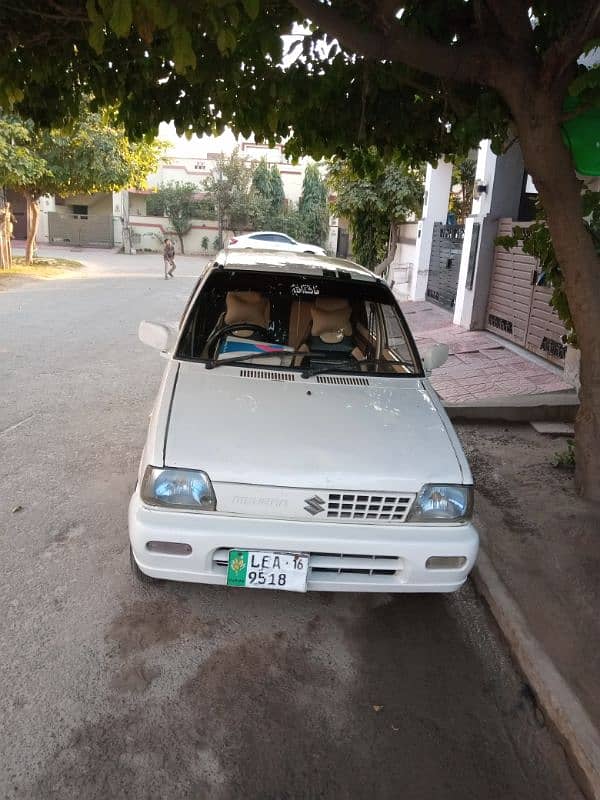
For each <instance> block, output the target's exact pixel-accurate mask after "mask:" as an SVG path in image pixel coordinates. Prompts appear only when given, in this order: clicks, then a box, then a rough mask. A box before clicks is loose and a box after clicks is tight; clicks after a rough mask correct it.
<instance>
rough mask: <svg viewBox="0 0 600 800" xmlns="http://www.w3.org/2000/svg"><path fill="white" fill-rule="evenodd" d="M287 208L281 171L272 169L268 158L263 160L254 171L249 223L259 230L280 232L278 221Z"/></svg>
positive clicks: (249, 202) (249, 200) (251, 185)
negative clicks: (285, 207)
mask: <svg viewBox="0 0 600 800" xmlns="http://www.w3.org/2000/svg"><path fill="white" fill-rule="evenodd" d="M284 206H285V194H284V190H283V182H282V180H281V175H280V174H279V170H278V169H277V167H276V166H275V164H273V165H272V166H271V167H270V168H269V165H268V163H267V159H266V158H264V157H263V158H261V159H260V161H259V162H258V164H257V165H256V166H255V167H254V169H253V170H252V181H251V184H250V194H249V197H248V222H249V223H250V224H251V225H252V226H253V227H254V228H256V229H257V230H280V229H281V228H280V227H277V225H278V219H279V218H280V217H281V215H282V213H283V209H284Z"/></svg>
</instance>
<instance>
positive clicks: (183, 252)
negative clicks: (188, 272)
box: [177, 233, 185, 256]
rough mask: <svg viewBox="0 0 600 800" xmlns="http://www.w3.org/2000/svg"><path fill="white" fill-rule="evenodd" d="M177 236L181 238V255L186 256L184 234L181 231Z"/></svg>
mask: <svg viewBox="0 0 600 800" xmlns="http://www.w3.org/2000/svg"><path fill="white" fill-rule="evenodd" d="M177 238H178V239H179V247H181V255H182V256H184V255H185V250H184V248H183V236H182V235H181V234H180V233H178V234H177Z"/></svg>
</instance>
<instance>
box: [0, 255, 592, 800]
mask: <svg viewBox="0 0 600 800" xmlns="http://www.w3.org/2000/svg"><path fill="white" fill-rule="evenodd" d="M68 255H69V256H70V257H71V258H73V257H75V258H76V257H77V255H75V254H73V253H69V254H68ZM85 257H86V260H87V262H88V263H89V267H88V268H87V269H86V270H85V271H84V272H83V273H82V274H80V275H78V276H77V277H71V278H69V279H65V280H55V281H44V282H36V283H28V284H25V285H21V286H16V287H14V288H12V289H11V290H10V291H4V292H3V291H0V398H1V402H0V537H1V557H0V563H1V582H0V603H1V606H0V607H1V612H2V613H1V615H0V709H1V711H0V720H1V725H0V797H1V798H7V799H8V798H36V799H37V798H39V799H40V800H51V799H52V798H57V800H58V798H60V800H67V799H68V798H77V799H78V800H87V799H88V798H99V799H102V800H105V798H125V797H126V798H129V799H130V800H137V798H144V799H145V798H169V800H177V799H178V798H194V800H205V799H206V800H213V798H214V799H215V800H229V799H230V798H233V799H234V800H236V799H237V798H243V799H244V800H316V799H317V798H327V799H329V798H332V799H333V798H335V800H343V799H344V798H352V799H353V800H354V799H355V798H356V799H360V798H369V800H372V798H376V799H377V800H379V799H380V798H381V799H382V800H386V799H387V798H389V799H390V800H396V798H402V799H403V800H413V798H414V799H415V800H428V798H435V800H450V799H453V798H460V800H468V799H469V798H473V800H505V799H506V800H518V799H519V798H526V799H527V800H535V798H540V800H549V799H550V798H559V800H571V798H579V797H580V794H579V792H578V790H577V788H576V786H575V784H574V782H573V780H572V778H571V776H570V773H569V770H568V766H567V764H566V761H565V758H564V754H563V752H562V750H561V748H560V747H559V746H558V745H557V744H556V742H555V741H554V740H553V738H552V735H551V733H550V732H549V731H548V730H547V729H546V728H545V727H544V723H543V718H542V716H541V715H540V713H539V711H536V709H535V708H534V706H533V704H532V699H531V695H530V692H529V691H528V689H527V687H526V686H525V685H524V684H523V682H522V680H521V678H520V676H519V675H518V674H517V673H516V672H515V669H514V667H513V665H512V663H511V661H510V659H509V658H508V656H507V653H506V650H505V647H504V645H503V643H502V642H501V640H500V638H499V635H498V633H497V630H496V628H495V626H494V624H493V621H492V620H491V619H490V617H489V614H488V613H487V611H486V609H485V608H484V607H483V606H482V604H481V602H480V600H479V599H478V597H477V596H476V595H475V592H474V590H473V589H472V587H470V586H467V587H466V588H465V589H464V590H462V591H461V592H460V593H458V594H456V595H453V596H448V597H443V596H440V597H438V596H402V595H399V596H388V595H383V596H371V595H325V594H309V595H305V596H304V595H302V596H298V595H292V594H285V593H282V594H279V593H275V592H274V593H270V592H252V591H251V590H226V589H224V588H221V587H218V588H215V587H203V586H191V585H176V584H167V585H164V586H160V587H158V588H157V587H151V588H150V589H145V588H143V587H141V586H140V585H138V584H136V583H134V582H133V580H132V578H131V576H130V573H129V565H128V543H127V529H126V509H127V502H128V497H129V495H130V492H131V490H132V488H133V485H134V482H135V472H136V468H137V463H138V460H139V456H140V453H141V449H142V446H143V442H144V436H145V429H146V425H147V420H148V413H149V411H150V407H151V403H152V400H153V397H154V394H155V392H156V389H157V385H158V381H159V379H160V374H161V371H162V367H163V363H164V362H162V360H161V358H160V357H159V356H158V355H157V354H156V352H155V351H152V350H149V349H146V348H144V347H143V346H142V345H141V344H140V343H139V342H138V340H137V338H136V329H137V325H138V322H139V321H140V320H141V319H142V318H146V319H155V320H163V321H173V320H176V319H177V317H178V314H179V313H180V311H181V309H182V307H183V304H184V302H185V299H186V297H187V294H188V292H189V291H190V289H191V287H192V285H193V276H194V275H197V274H198V271H199V261H200V260H196V259H189V260H188V259H186V260H180V265H179V269H178V271H177V273H176V275H177V277H176V278H175V280H173V281H169V282H166V281H164V280H163V279H162V278H161V274H162V261H161V259H160V258H159V257H158V256H153V257H149V256H138V257H127V256H118V255H113V254H108V253H99V252H93V251H88V253H87V254H86V256H85ZM15 509H19V510H15Z"/></svg>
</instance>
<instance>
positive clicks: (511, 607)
mask: <svg viewBox="0 0 600 800" xmlns="http://www.w3.org/2000/svg"><path fill="white" fill-rule="evenodd" d="M472 576H473V580H474V582H475V585H476V587H477V589H478V590H479V592H480V593H481V594H482V595H483V597H484V598H485V600H486V601H487V603H488V605H489V607H490V609H491V611H492V613H493V615H494V617H495V618H496V621H497V623H498V625H499V626H500V629H501V630H502V633H503V634H504V636H505V638H506V640H507V642H508V644H509V647H510V649H511V651H512V653H513V656H514V658H515V659H516V661H517V663H518V665H519V667H520V669H521V671H522V672H523V674H524V675H525V677H526V678H527V680H528V682H529V684H530V686H531V688H532V690H533V692H534V694H535V696H536V698H537V701H538V703H539V705H540V708H541V709H542V710H543V711H544V713H545V714H546V716H547V719H548V720H549V721H550V722H551V723H552V725H553V726H554V728H555V729H556V731H557V733H558V735H559V737H560V739H561V741H562V744H563V746H564V748H565V750H566V753H567V757H568V758H569V761H570V763H571V767H572V768H573V771H574V773H575V775H576V777H577V779H578V781H579V783H580V787H581V789H582V791H583V792H584V794H585V795H586V797H588V798H589V800H600V734H599V732H598V730H597V728H596V727H595V726H594V724H593V723H592V721H591V719H590V718H589V716H588V715H587V713H586V711H585V709H584V708H583V706H582V705H581V702H580V700H579V699H578V698H577V696H576V695H575V693H574V692H573V690H572V689H571V687H570V686H569V685H568V684H567V682H566V681H565V679H564V678H563V677H562V675H561V674H560V673H559V671H558V670H557V669H556V667H555V666H554V664H553V663H552V661H551V660H550V658H549V656H548V654H547V653H546V651H545V650H544V648H543V647H542V645H541V644H540V643H539V642H538V641H537V639H536V638H535V637H534V636H533V635H532V633H531V631H530V630H529V627H528V625H527V622H526V620H525V617H524V616H523V614H522V612H521V611H520V609H519V607H518V606H517V604H516V602H515V600H514V599H513V597H512V596H511V595H510V593H509V592H508V590H507V588H506V586H505V585H504V583H503V582H502V580H501V578H500V577H499V575H498V573H497V572H496V570H495V569H494V566H493V565H492V562H491V561H490V559H489V557H488V556H487V555H486V554H485V553H484V552H482V551H480V553H479V557H478V560H477V564H476V566H475V568H474V570H473V573H472Z"/></svg>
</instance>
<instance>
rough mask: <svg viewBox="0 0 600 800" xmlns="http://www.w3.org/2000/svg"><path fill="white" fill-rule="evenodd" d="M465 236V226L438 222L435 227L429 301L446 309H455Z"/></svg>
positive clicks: (428, 287) (429, 277)
mask: <svg viewBox="0 0 600 800" xmlns="http://www.w3.org/2000/svg"><path fill="white" fill-rule="evenodd" d="M464 236H465V227H464V225H443V224H442V223H441V222H436V223H435V224H434V226H433V241H432V243H431V256H430V258H429V275H428V278H427V299H428V300H433V302H434V303H439V305H441V306H444V308H454V302H455V300H456V289H457V286H458V273H459V271H460V256H461V253H462V246H463V239H464Z"/></svg>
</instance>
